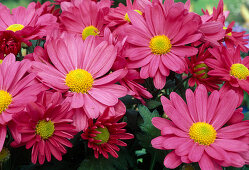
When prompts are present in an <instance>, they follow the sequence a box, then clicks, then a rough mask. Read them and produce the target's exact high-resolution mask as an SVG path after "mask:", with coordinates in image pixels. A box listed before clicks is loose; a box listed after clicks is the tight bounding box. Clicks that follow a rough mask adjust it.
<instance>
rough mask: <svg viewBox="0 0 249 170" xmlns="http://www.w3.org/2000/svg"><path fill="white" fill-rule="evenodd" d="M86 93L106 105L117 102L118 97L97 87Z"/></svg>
mask: <svg viewBox="0 0 249 170" xmlns="http://www.w3.org/2000/svg"><path fill="white" fill-rule="evenodd" d="M88 93H89V94H90V95H91V96H92V97H93V98H94V99H96V100H97V101H99V102H100V103H103V104H104V105H107V106H114V105H115V104H117V103H118V98H117V97H116V96H113V95H112V94H110V93H108V92H106V91H104V90H101V89H99V88H92V89H91V90H89V91H88Z"/></svg>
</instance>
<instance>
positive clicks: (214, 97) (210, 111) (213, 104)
mask: <svg viewBox="0 0 249 170" xmlns="http://www.w3.org/2000/svg"><path fill="white" fill-rule="evenodd" d="M219 99H220V93H219V92H218V91H213V92H212V93H211V95H210V96H209V97H208V105H207V123H210V121H211V120H212V119H213V116H214V114H215V111H216V108H217V105H218V103H219Z"/></svg>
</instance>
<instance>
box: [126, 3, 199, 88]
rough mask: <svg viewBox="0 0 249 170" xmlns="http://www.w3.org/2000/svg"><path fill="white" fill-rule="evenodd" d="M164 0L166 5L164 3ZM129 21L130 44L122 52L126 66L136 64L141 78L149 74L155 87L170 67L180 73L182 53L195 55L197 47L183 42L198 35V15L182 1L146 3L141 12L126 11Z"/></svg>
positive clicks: (160, 82)
mask: <svg viewBox="0 0 249 170" xmlns="http://www.w3.org/2000/svg"><path fill="white" fill-rule="evenodd" d="M166 4H167V5H166ZM128 15H129V18H130V20H131V23H132V25H131V26H127V29H126V30H127V32H126V34H127V35H128V38H127V42H128V43H130V45H131V47H130V48H129V49H127V51H126V56H127V57H128V58H129V60H130V64H129V65H128V66H129V68H140V67H141V71H140V76H141V78H143V79H146V78H148V77H152V78H153V81H154V85H155V87H156V88H157V89H162V88H163V87H164V85H165V83H166V77H167V76H168V75H169V72H170V70H172V71H175V72H177V73H183V72H184V71H185V70H186V68H187V64H186V61H185V57H189V56H192V55H195V54H196V53H197V49H196V48H194V47H191V46H186V45H187V44H190V43H192V42H195V41H197V40H199V39H200V38H201V34H199V33H197V29H198V27H199V25H198V23H200V16H198V15H197V14H194V13H189V12H188V10H187V9H185V6H184V4H183V3H173V4H172V3H171V2H168V1H165V6H164V7H162V4H161V3H159V2H157V3H154V4H153V6H152V7H149V6H147V8H146V9H145V12H144V15H145V18H144V17H143V16H141V15H140V14H138V13H137V12H135V11H129V12H128Z"/></svg>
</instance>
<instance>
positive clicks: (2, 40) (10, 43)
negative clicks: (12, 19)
mask: <svg viewBox="0 0 249 170" xmlns="http://www.w3.org/2000/svg"><path fill="white" fill-rule="evenodd" d="M22 42H24V43H26V44H27V45H31V43H30V42H29V41H25V40H23V38H22V37H20V36H18V35H16V34H15V33H14V32H13V31H0V59H3V58H4V56H6V55H8V54H10V53H13V54H14V55H17V54H18V53H19V52H20V50H21V44H22Z"/></svg>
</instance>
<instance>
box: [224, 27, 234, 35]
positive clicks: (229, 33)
mask: <svg viewBox="0 0 249 170" xmlns="http://www.w3.org/2000/svg"><path fill="white" fill-rule="evenodd" d="M226 29H227V27H223V30H226ZM227 35H228V36H232V33H231V32H229V33H227Z"/></svg>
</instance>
